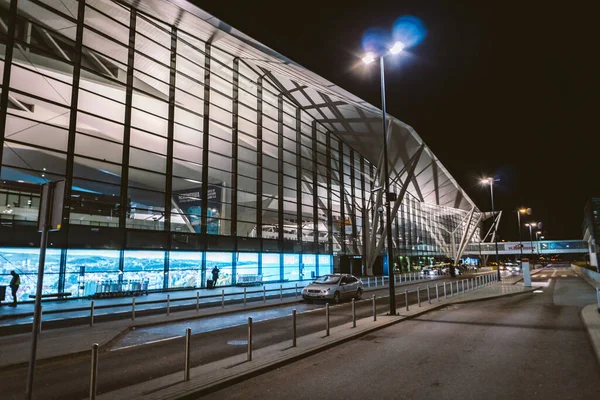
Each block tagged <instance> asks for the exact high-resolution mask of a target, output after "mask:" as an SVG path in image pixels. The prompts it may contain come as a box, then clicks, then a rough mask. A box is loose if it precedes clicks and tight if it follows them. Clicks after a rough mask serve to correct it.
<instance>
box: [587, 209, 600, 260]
mask: <svg viewBox="0 0 600 400" xmlns="http://www.w3.org/2000/svg"><path fill="white" fill-rule="evenodd" d="M583 240H585V241H586V242H587V243H588V245H589V249H590V264H591V265H593V266H594V267H598V247H596V243H599V242H600V197H591V198H590V199H589V200H588V202H587V204H586V205H585V208H584V209H583Z"/></svg>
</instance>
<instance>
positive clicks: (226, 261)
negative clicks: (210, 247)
mask: <svg viewBox="0 0 600 400" xmlns="http://www.w3.org/2000/svg"><path fill="white" fill-rule="evenodd" d="M233 255H234V253H217V252H214V253H213V252H207V253H206V276H205V280H208V279H213V276H212V270H213V268H214V267H217V268H218V269H219V280H218V281H217V285H218V286H229V285H232V284H233V279H232V276H231V273H232V264H233V258H232V257H233Z"/></svg>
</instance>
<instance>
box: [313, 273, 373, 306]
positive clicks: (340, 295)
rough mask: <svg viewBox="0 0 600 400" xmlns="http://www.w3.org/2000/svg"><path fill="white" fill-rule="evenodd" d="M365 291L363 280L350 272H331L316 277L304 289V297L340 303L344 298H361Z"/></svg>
mask: <svg viewBox="0 0 600 400" xmlns="http://www.w3.org/2000/svg"><path fill="white" fill-rule="evenodd" d="M362 293H363V284H362V282H361V281H360V280H359V279H358V278H357V277H355V276H354V275H350V274H329V275H323V276H320V277H318V278H317V279H315V280H314V281H313V282H312V283H310V284H309V285H308V286H306V287H305V288H304V289H302V298H303V299H304V300H306V301H308V302H311V301H313V300H331V301H333V302H334V303H339V302H340V301H342V299H350V298H355V299H357V300H358V299H360V297H361V296H362Z"/></svg>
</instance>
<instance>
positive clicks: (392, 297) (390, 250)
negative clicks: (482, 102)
mask: <svg viewBox="0 0 600 400" xmlns="http://www.w3.org/2000/svg"><path fill="white" fill-rule="evenodd" d="M403 49H404V45H403V44H402V43H401V42H396V43H394V46H393V47H392V48H390V49H389V53H390V54H398V53H400V52H401V51H402V50H403ZM384 56H385V54H380V55H379V57H378V58H379V70H380V72H379V74H380V79H381V120H382V128H383V129H382V130H383V179H384V181H385V183H384V188H385V193H384V195H385V198H384V201H385V218H386V224H387V226H386V236H387V251H386V256H387V264H388V281H389V282H390V284H389V286H388V287H389V301H390V315H396V288H395V287H394V284H393V282H394V268H393V267H392V262H393V261H392V260H393V254H394V240H393V238H392V223H391V222H392V214H391V207H390V198H391V193H390V175H389V165H388V153H387V121H386V115H387V114H386V104H385V63H384V61H383V60H384ZM363 61H364V62H365V64H369V63H371V62H373V61H375V57H374V56H373V55H372V54H367V55H366V56H365V57H364V58H363Z"/></svg>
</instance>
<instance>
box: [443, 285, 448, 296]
mask: <svg viewBox="0 0 600 400" xmlns="http://www.w3.org/2000/svg"><path fill="white" fill-rule="evenodd" d="M447 298H448V295H447V294H446V282H444V299H447Z"/></svg>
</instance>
